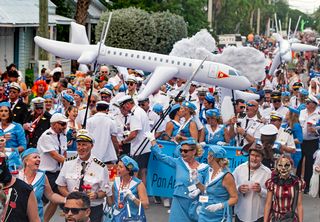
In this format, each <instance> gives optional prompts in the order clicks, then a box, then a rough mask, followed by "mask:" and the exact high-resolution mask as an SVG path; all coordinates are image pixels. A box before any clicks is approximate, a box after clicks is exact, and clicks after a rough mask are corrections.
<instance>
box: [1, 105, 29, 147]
mask: <svg viewBox="0 0 320 222" xmlns="http://www.w3.org/2000/svg"><path fill="white" fill-rule="evenodd" d="M12 119H13V114H12V112H11V109H10V103H9V102H2V103H0V136H4V138H5V139H6V149H10V151H18V152H19V153H21V152H22V151H23V150H25V149H26V147H27V140H26V135H25V132H24V130H23V127H22V126H21V124H19V123H16V122H13V121H12Z"/></svg>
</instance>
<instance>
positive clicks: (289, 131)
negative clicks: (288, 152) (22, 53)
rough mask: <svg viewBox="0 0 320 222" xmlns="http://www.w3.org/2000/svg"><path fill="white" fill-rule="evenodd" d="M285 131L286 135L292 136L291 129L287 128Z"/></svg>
mask: <svg viewBox="0 0 320 222" xmlns="http://www.w3.org/2000/svg"><path fill="white" fill-rule="evenodd" d="M284 131H285V132H286V133H289V134H290V135H291V134H292V129H291V128H286V129H285V130H284Z"/></svg>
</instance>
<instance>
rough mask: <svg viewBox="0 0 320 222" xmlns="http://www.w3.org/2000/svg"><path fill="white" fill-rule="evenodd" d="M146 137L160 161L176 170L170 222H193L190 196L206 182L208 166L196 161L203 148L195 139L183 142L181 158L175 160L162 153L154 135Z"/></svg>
mask: <svg viewBox="0 0 320 222" xmlns="http://www.w3.org/2000/svg"><path fill="white" fill-rule="evenodd" d="M146 137H147V138H148V139H149V140H150V142H151V145H152V147H151V151H152V153H153V154H154V155H155V156H156V157H157V159H158V160H160V161H162V162H164V163H166V164H168V165H170V166H171V167H173V168H174V169H175V170H176V177H175V179H176V183H175V186H174V191H173V198H172V204H171V208H170V216H169V222H193V221H196V220H194V219H192V216H191V215H189V208H190V207H191V204H192V202H193V201H194V199H193V197H191V196H189V192H190V191H191V190H195V189H196V186H195V184H196V183H198V182H199V181H200V182H203V181H204V176H205V175H206V173H207V170H208V165H207V164H203V163H199V162H197V161H196V160H195V158H196V157H197V156H201V155H202V148H201V146H199V145H198V144H197V142H196V141H195V140H194V139H192V138H191V139H189V140H184V141H182V142H181V144H180V145H181V148H180V152H181V157H178V158H174V157H172V156H167V155H165V154H163V153H162V151H161V149H160V148H159V147H158V145H157V143H156V141H155V138H154V135H153V133H150V132H148V133H146Z"/></svg>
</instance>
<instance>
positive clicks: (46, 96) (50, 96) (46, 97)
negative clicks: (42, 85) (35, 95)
mask: <svg viewBox="0 0 320 222" xmlns="http://www.w3.org/2000/svg"><path fill="white" fill-rule="evenodd" d="M43 98H44V99H53V96H52V94H51V93H47V94H45V95H44V96H43Z"/></svg>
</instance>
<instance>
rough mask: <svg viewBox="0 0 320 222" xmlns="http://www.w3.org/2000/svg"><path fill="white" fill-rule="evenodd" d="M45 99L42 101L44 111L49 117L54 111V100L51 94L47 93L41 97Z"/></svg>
mask: <svg viewBox="0 0 320 222" xmlns="http://www.w3.org/2000/svg"><path fill="white" fill-rule="evenodd" d="M43 98H44V99H45V101H44V109H45V110H46V111H47V112H48V113H50V114H51V115H52V114H54V113H55V110H54V98H53V96H52V94H51V93H47V94H46V95H44V96H43Z"/></svg>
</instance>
